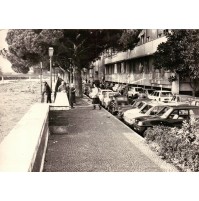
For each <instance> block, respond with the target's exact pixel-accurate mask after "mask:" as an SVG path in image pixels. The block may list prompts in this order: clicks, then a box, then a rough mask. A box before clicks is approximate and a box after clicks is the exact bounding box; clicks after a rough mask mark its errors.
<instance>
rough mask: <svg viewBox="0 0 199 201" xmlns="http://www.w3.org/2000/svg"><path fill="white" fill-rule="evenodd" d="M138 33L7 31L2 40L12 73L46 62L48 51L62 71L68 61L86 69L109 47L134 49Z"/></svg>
mask: <svg viewBox="0 0 199 201" xmlns="http://www.w3.org/2000/svg"><path fill="white" fill-rule="evenodd" d="M138 33H139V30H117V29H115V30H100V29H98V30H89V29H85V30H84V29H75V30H73V29H69V30H66V29H59V30H56V29H25V30H24V29H18V30H16V29H11V30H9V31H8V33H7V37H6V41H7V43H8V45H9V47H8V50H9V52H8V54H7V58H8V60H9V61H10V62H11V63H12V68H13V69H14V70H15V71H16V72H23V73H27V72H28V70H29V68H30V67H31V66H32V65H36V64H38V63H39V62H40V61H45V60H48V48H49V47H50V46H51V47H53V48H54V57H53V58H54V59H55V61H56V62H57V63H58V64H59V65H60V66H61V67H62V68H64V69H66V68H68V66H69V59H68V58H71V59H72V61H73V64H74V65H75V66H77V67H78V68H80V69H81V68H85V67H88V65H89V63H90V62H92V61H94V60H95V59H98V57H99V55H100V53H102V52H103V51H104V50H107V49H109V48H114V49H115V50H118V51H121V50H126V49H127V48H128V49H132V48H134V46H135V44H136V42H137V41H138V39H137V36H138Z"/></svg>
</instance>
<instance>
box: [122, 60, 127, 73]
mask: <svg viewBox="0 0 199 201" xmlns="http://www.w3.org/2000/svg"><path fill="white" fill-rule="evenodd" d="M123 68H124V73H127V69H126V62H123Z"/></svg>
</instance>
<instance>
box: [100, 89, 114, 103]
mask: <svg viewBox="0 0 199 201" xmlns="http://www.w3.org/2000/svg"><path fill="white" fill-rule="evenodd" d="M107 92H113V91H112V90H110V89H99V93H98V95H99V99H100V102H101V103H102V102H103V99H104V95H105V94H106V93H107Z"/></svg>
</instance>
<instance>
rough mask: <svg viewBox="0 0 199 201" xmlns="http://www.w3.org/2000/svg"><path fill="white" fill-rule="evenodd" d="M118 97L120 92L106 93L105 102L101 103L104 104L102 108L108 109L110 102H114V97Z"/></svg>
mask: <svg viewBox="0 0 199 201" xmlns="http://www.w3.org/2000/svg"><path fill="white" fill-rule="evenodd" d="M117 95H120V94H119V93H118V92H114V91H112V92H109V91H108V92H106V93H105V94H104V98H103V100H102V102H101V104H102V106H103V107H104V108H105V109H107V108H108V106H109V104H110V102H111V101H112V100H113V97H114V96H117Z"/></svg>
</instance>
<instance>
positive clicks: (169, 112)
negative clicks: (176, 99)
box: [132, 105, 199, 135]
mask: <svg viewBox="0 0 199 201" xmlns="http://www.w3.org/2000/svg"><path fill="white" fill-rule="evenodd" d="M192 117H193V118H195V119H199V106H190V105H187V106H184V105H183V106H182V105H179V106H168V107H165V108H164V109H163V110H161V111H160V112H159V113H158V114H156V115H155V116H144V117H137V118H135V122H134V124H133V125H132V127H133V129H134V130H135V131H137V132H138V133H140V134H142V135H143V134H144V132H145V131H146V129H147V128H149V127H153V126H157V125H163V126H169V127H179V128H180V127H181V126H182V123H183V121H184V120H189V119H190V118H192Z"/></svg>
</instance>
